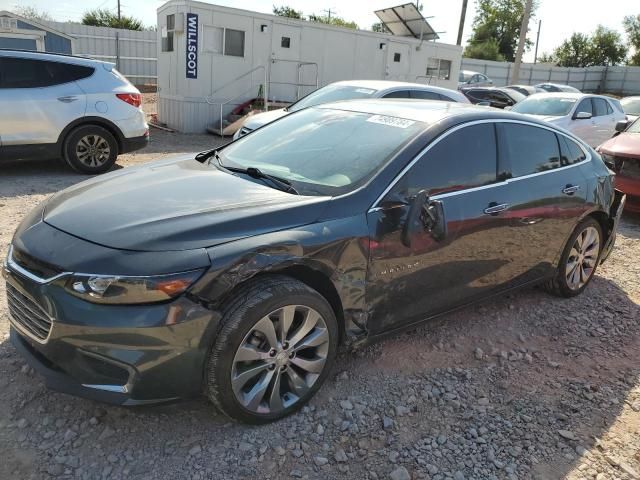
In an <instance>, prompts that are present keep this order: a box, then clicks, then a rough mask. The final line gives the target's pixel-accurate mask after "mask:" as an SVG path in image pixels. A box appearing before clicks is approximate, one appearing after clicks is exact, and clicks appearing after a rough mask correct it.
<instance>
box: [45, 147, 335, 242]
mask: <svg viewBox="0 0 640 480" xmlns="http://www.w3.org/2000/svg"><path fill="white" fill-rule="evenodd" d="M329 200H330V198H329V197H310V196H299V195H293V194H290V193H285V192H282V191H280V190H276V189H274V188H271V187H268V186H266V185H262V184H261V183H256V182H255V181H252V180H247V179H245V178H243V177H240V176H236V175H233V174H230V173H227V172H223V171H221V170H219V169H218V168H216V167H214V166H211V165H203V164H201V163H199V162H197V161H196V160H193V155H190V156H186V157H179V158H174V159H171V160H165V161H161V162H154V163H149V164H146V165H142V166H140V167H132V168H126V169H123V170H120V171H117V172H113V173H109V174H106V175H102V176H99V177H95V178H93V179H91V180H88V181H85V182H82V183H79V184H77V185H75V186H73V187H70V188H67V189H65V190H63V191H62V192H60V193H58V194H56V195H55V196H53V197H52V198H51V199H50V201H49V202H48V204H47V205H46V207H45V211H44V221H45V222H46V223H48V224H49V225H51V226H53V227H55V228H57V229H59V230H62V231H64V232H66V233H69V234H71V235H74V236H76V237H79V238H82V239H85V240H88V241H90V242H93V243H96V244H99V245H104V246H107V247H111V248H118V249H125V250H136V251H168V250H189V249H194V248H203V247H210V246H214V245H218V244H221V243H225V242H230V241H233V240H236V239H239V238H243V237H248V236H253V235H259V234H262V233H268V232H271V231H277V230H283V229H287V228H293V227H296V226H300V225H305V224H309V223H312V222H314V221H315V220H316V219H317V218H318V217H319V216H320V215H321V213H322V212H323V211H324V208H325V207H326V205H327V204H328V202H329Z"/></svg>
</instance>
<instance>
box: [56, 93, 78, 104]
mask: <svg viewBox="0 0 640 480" xmlns="http://www.w3.org/2000/svg"><path fill="white" fill-rule="evenodd" d="M76 100H78V97H76V96H75V95H67V96H66V97H58V101H59V102H62V103H71V102H75V101H76Z"/></svg>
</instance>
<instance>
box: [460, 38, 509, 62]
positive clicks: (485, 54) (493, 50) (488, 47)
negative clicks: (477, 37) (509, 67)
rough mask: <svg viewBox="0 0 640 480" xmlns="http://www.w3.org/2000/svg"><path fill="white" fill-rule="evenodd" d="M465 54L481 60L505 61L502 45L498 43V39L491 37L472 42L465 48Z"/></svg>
mask: <svg viewBox="0 0 640 480" xmlns="http://www.w3.org/2000/svg"><path fill="white" fill-rule="evenodd" d="M464 56H465V57H468V58H478V59H480V60H495V61H497V62H503V61H504V56H503V55H502V54H501V53H500V45H498V41H497V40H496V39H495V38H489V39H488V40H485V41H483V42H479V43H473V44H471V43H470V44H469V45H467V48H465V49H464Z"/></svg>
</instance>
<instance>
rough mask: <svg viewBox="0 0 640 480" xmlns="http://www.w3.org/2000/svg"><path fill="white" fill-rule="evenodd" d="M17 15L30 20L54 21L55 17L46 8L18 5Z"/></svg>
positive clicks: (15, 10)
mask: <svg viewBox="0 0 640 480" xmlns="http://www.w3.org/2000/svg"><path fill="white" fill-rule="evenodd" d="M14 12H15V14H16V15H20V16H21V17H22V18H28V19H29V20H36V21H45V22H52V21H53V17H52V16H51V15H50V14H49V12H47V11H45V10H38V9H37V8H35V7H24V6H16V8H15V9H14Z"/></svg>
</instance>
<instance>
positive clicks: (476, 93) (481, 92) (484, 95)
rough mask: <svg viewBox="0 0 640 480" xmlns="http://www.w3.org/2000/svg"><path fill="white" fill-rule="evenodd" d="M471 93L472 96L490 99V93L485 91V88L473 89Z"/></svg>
mask: <svg viewBox="0 0 640 480" xmlns="http://www.w3.org/2000/svg"><path fill="white" fill-rule="evenodd" d="M469 93H470V94H471V96H472V97H475V98H479V99H480V100H487V99H489V95H488V93H487V92H485V91H484V90H471V92H469Z"/></svg>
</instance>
